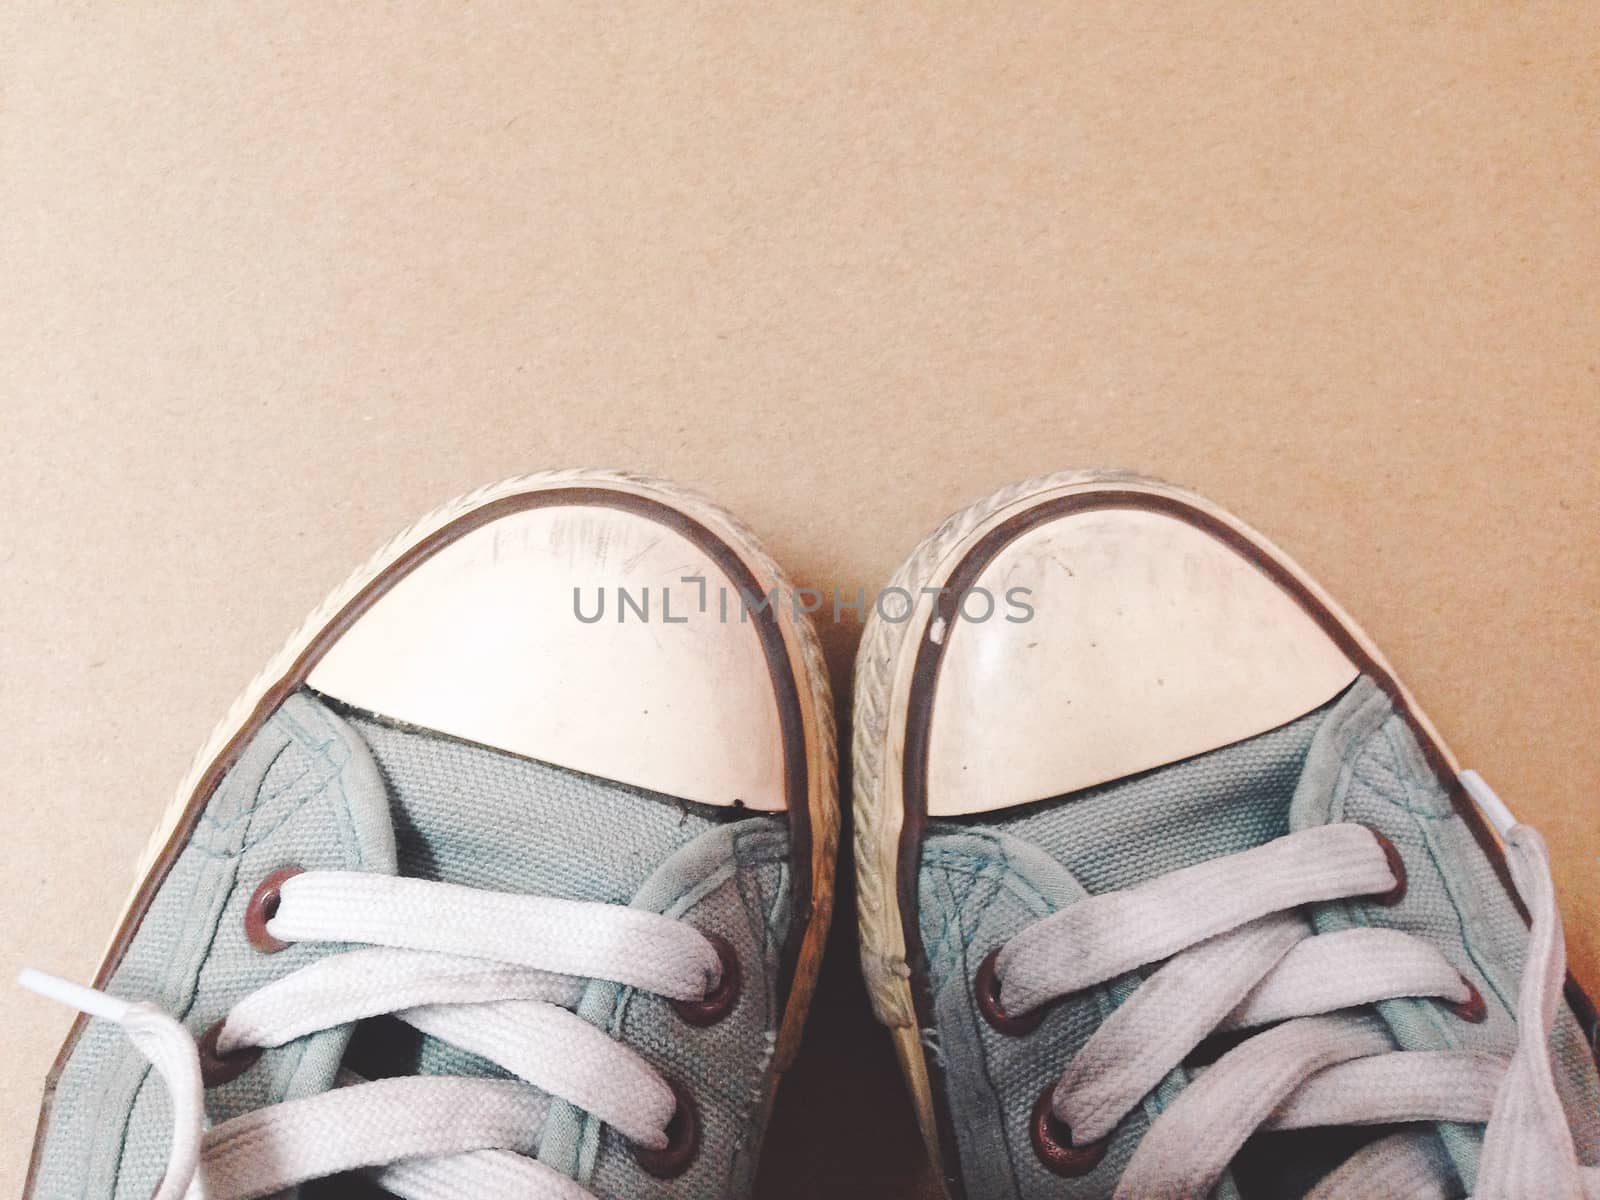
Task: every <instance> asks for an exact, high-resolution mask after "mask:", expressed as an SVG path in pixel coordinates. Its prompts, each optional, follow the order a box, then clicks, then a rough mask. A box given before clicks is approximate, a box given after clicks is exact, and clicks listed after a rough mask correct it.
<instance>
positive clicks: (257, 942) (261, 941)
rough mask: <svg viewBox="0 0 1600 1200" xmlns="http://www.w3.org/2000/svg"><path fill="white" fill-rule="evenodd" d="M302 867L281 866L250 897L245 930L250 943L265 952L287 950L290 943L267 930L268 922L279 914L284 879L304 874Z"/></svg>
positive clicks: (246, 908) (245, 911)
mask: <svg viewBox="0 0 1600 1200" xmlns="http://www.w3.org/2000/svg"><path fill="white" fill-rule="evenodd" d="M304 874H305V871H304V870H303V869H302V868H300V867H279V868H278V869H277V870H276V871H274V872H273V873H272V874H270V875H268V876H267V877H266V878H265V879H263V880H262V881H261V883H260V884H259V885H258V886H257V888H256V890H255V894H254V895H252V896H251V897H250V903H249V904H248V905H246V906H245V910H244V932H245V936H246V937H248V938H249V939H250V944H251V945H252V946H254V947H255V948H256V949H257V950H259V951H261V953H263V954H276V953H277V952H278V951H279V950H287V949H288V948H289V943H288V942H284V941H279V940H278V939H277V938H275V937H273V936H272V935H271V934H270V933H268V932H267V922H268V921H270V920H272V918H273V917H275V916H277V915H278V904H279V903H280V902H281V901H282V899H283V894H282V892H281V890H280V889H281V888H282V887H283V883H284V880H286V879H293V878H294V877H295V876H296V875H304Z"/></svg>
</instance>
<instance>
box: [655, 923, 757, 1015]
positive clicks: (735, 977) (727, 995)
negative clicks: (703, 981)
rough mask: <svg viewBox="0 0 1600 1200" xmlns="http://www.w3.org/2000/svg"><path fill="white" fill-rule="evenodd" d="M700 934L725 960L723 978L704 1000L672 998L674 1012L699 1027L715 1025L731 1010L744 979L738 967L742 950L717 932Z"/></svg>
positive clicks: (736, 1003) (737, 998)
mask: <svg viewBox="0 0 1600 1200" xmlns="http://www.w3.org/2000/svg"><path fill="white" fill-rule="evenodd" d="M701 936H702V937H704V938H705V939H706V941H708V942H710V943H711V945H712V947H713V948H714V949H715V950H716V952H717V958H718V960H719V961H720V962H721V963H722V978H721V980H719V981H718V983H717V986H716V988H715V989H713V990H712V992H711V993H710V995H708V996H706V998H705V999H703V1000H673V1001H671V1004H672V1011H673V1012H675V1013H677V1014H678V1016H679V1017H681V1018H682V1019H683V1021H684V1023H685V1024H687V1025H693V1026H695V1027H696V1028H704V1027H705V1026H707V1025H715V1024H716V1023H717V1022H718V1021H720V1020H722V1018H723V1017H725V1016H727V1015H728V1014H729V1013H731V1012H732V1011H733V1010H734V1008H735V1006H737V1005H738V1003H739V992H740V990H741V988H742V987H743V982H744V979H743V973H742V971H741V970H740V967H739V952H738V951H737V950H735V949H734V948H733V943H732V942H730V941H728V939H727V938H725V937H722V936H721V935H719V934H715V933H703V934H701Z"/></svg>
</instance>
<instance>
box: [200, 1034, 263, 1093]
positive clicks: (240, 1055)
mask: <svg viewBox="0 0 1600 1200" xmlns="http://www.w3.org/2000/svg"><path fill="white" fill-rule="evenodd" d="M227 1020H228V1019H227V1018H226V1017H223V1018H222V1019H220V1020H218V1021H216V1022H214V1023H213V1024H212V1026H211V1028H209V1029H207V1030H206V1031H205V1033H203V1034H201V1035H200V1041H199V1042H198V1043H197V1044H196V1047H195V1048H196V1049H197V1050H198V1051H199V1052H200V1082H201V1083H203V1084H204V1085H205V1086H206V1087H208V1088H214V1087H219V1086H221V1085H222V1084H224V1083H227V1082H228V1081H230V1080H233V1079H237V1078H239V1076H241V1075H243V1074H244V1073H245V1072H246V1071H248V1070H249V1069H250V1068H251V1067H252V1066H254V1065H255V1061H256V1059H258V1058H260V1057H261V1047H260V1046H241V1047H239V1049H237V1050H231V1051H229V1052H228V1053H227V1054H223V1053H221V1052H219V1051H218V1050H217V1041H218V1039H220V1038H221V1037H222V1027H223V1025H224V1024H226V1023H227Z"/></svg>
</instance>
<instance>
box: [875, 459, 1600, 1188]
mask: <svg viewBox="0 0 1600 1200" xmlns="http://www.w3.org/2000/svg"><path fill="white" fill-rule="evenodd" d="M886 595H887V596H890V597H891V598H892V599H893V603H892V604H891V603H885V604H883V605H880V606H879V608H878V610H877V611H876V612H875V613H874V614H873V616H872V618H871V620H870V622H869V626H868V629H867V631H866V634H865V638H864V641H863V644H862V647H861V651H860V655H859V658H858V660H857V669H856V697H855V714H856V716H855V819H856V839H857V846H856V860H857V881H858V890H859V904H860V921H861V938H862V961H863V967H864V970H865V973H866V978H867V983H868V987H869V989H870V992H871V995H872V999H873V1002H874V1005H875V1007H876V1010H877V1014H878V1017H879V1018H880V1020H882V1021H883V1022H884V1023H885V1024H886V1025H888V1026H889V1027H890V1029H891V1030H892V1032H893V1035H894V1041H895V1045H896V1047H897V1049H898V1052H899V1057H900V1061H901V1064H902V1066H903V1068H904V1073H905V1075H906V1078H907V1080H908V1082H909V1084H910V1090H911V1094H912V1097H913V1100H914V1102H915V1105H916V1108H917V1112H918V1115H919V1117H920V1119H921V1123H922V1127H923V1132H924V1135H925V1138H926V1140H927V1142H928V1145H929V1147H930V1148H931V1150H932V1151H933V1154H934V1157H935V1161H936V1162H937V1164H938V1165H939V1167H940V1168H941V1170H942V1173H943V1176H944V1179H945V1181H946V1184H947V1187H948V1190H949V1192H950V1194H951V1196H952V1197H956V1198H961V1197H965V1198H966V1200H1001V1198H1005V1200H1013V1198H1022V1197H1026V1198H1028V1200H1034V1198H1039V1200H1043V1198H1046V1197H1049V1198H1051V1200H1061V1198H1064V1197H1075V1198H1079V1200H1091V1198H1093V1200H1101V1198H1105V1197H1117V1198H1118V1200H1165V1198H1177V1197H1207V1196H1214V1197H1223V1198H1227V1200H1234V1198H1243V1200H1260V1198H1265V1197H1274V1198H1276V1197H1314V1198H1316V1200H1337V1198H1349V1197H1362V1198H1377V1197H1429V1198H1440V1200H1442V1198H1446V1197H1463V1196H1468V1195H1471V1196H1474V1197H1477V1198H1478V1200H1552V1198H1555V1197H1561V1198H1563V1200H1579V1198H1582V1197H1590V1198H1592V1197H1596V1196H1600V1170H1597V1168H1596V1164H1600V1084H1597V1080H1596V1070H1595V1061H1594V1044H1593V1022H1592V1010H1591V1009H1590V1008H1589V1005H1588V1004H1587V1002H1586V1001H1585V1000H1584V998H1583V997H1582V995H1581V994H1580V993H1579V992H1578V991H1577V989H1576V988H1574V987H1572V986H1571V985H1570V984H1569V982H1568V980H1567V977H1566V970H1565V961H1564V950H1563V944H1562V935H1561V919H1560V914H1559V913H1558V911H1557V909H1556V905H1555V897H1554V891H1553V888H1552V884H1551V880H1550V871H1549V863H1548V859H1547V856H1546V852H1545V847H1544V843H1543V842H1542V841H1541V839H1540V837H1539V835H1538V834H1537V833H1536V832H1534V831H1533V830H1532V829H1530V828H1528V827H1527V826H1524V825H1520V824H1518V823H1517V822H1516V821H1515V820H1514V819H1513V818H1512V817H1511V815H1510V813H1509V812H1507V811H1506V808H1505V806H1504V805H1503V804H1501V803H1500V802H1499V801H1498V800H1497V799H1496V798H1495V796H1494V794H1493V793H1492V792H1491V791H1490V790H1489V789H1488V787H1487V786H1486V785H1485V784H1484V783H1483V781H1482V780H1481V779H1479V778H1478V777H1477V776H1476V775H1474V774H1473V773H1471V772H1464V771H1461V770H1460V769H1459V768H1458V766H1457V764H1456V762H1455V760H1454V759H1453V758H1452V756H1451V754H1450V751H1449V750H1448V748H1446V746H1445V745H1444V743H1443V742H1442V741H1441V739H1440V738H1439V736H1438V734H1437V733H1436V732H1435V730H1434V729H1433V727H1432V726H1431V725H1430V724H1429V722H1428V719H1427V717H1426V716H1424V715H1423V713H1422V711H1421V710H1420V709H1419V708H1418V707H1417V704H1416V702H1415V701H1414V700H1413V699H1412V698H1411V696H1410V694H1409V693H1408V692H1407V691H1406V689H1405V687H1404V686H1403V685H1402V684H1401V683H1400V682H1399V680H1398V679H1397V678H1396V677H1395V674H1394V671H1393V670H1392V669H1391V668H1390V667H1389V665H1388V664H1387V663H1386V662H1385V661H1384V659H1383V657H1382V655H1381V654H1380V653H1379V652H1378V650H1377V649H1376V648H1375V647H1374V646H1373V645H1372V643H1371V642H1370V641H1369V639H1368V638H1367V637H1366V636H1365V635H1364V634H1363V633H1362V632H1361V630H1360V629H1358V628H1357V627H1356V626H1355V624H1354V623H1353V622H1352V621H1351V620H1350V619H1349V618H1348V617H1347V616H1345V615H1344V614H1343V613H1342V612H1341V611H1340V610H1339V608H1338V607H1337V605H1336V604H1335V603H1334V602H1333V601H1332V600H1331V599H1330V598H1329V597H1328V596H1327V595H1326V594H1325V593H1324V592H1323V591H1322V589H1321V588H1319V587H1318V586H1317V584H1316V583H1314V582H1313V581H1312V580H1311V579H1310V578H1309V577H1308V576H1307V575H1306V574H1305V573H1304V572H1303V571H1302V570H1300V569H1299V568H1298V567H1296V566H1295V564H1294V563H1292V562H1291V561H1289V559H1288V558H1287V557H1285V556H1284V555H1283V554H1282V553H1281V552H1280V551H1279V550H1277V549H1276V548H1275V547H1274V546H1272V545H1271V544H1270V543H1269V542H1267V541H1266V540H1265V539H1264V538H1262V537H1261V535H1259V534H1258V533H1256V532H1254V531H1253V530H1251V529H1249V528H1248V527H1246V526H1245V525H1244V524H1242V523H1241V522H1239V521H1238V520H1236V519H1235V518H1233V517H1232V516H1230V515H1228V514H1227V513H1225V512H1222V511H1221V510H1219V509H1218V508H1216V507H1215V506H1213V505H1211V504H1208V503H1207V502H1205V501H1204V500H1201V499H1200V498H1198V497H1195V496H1193V495H1189V494H1187V493H1184V492H1181V491H1178V490H1176V489H1174V488H1171V487H1167V486H1164V485H1162V484H1159V483H1156V482H1153V481H1149V480H1144V479H1138V478H1134V477H1131V476H1119V475H1106V474H1071V475H1062V476H1057V477H1052V478H1047V479H1043V480H1036V481H1033V482H1031V483H1026V484H1020V485H1017V486H1015V487H1011V488H1008V489H1006V490H1005V491H1002V492H1000V493H999V494H997V495H995V496H993V497H991V498H989V499H988V500H985V501H983V502H982V503H980V504H978V505H976V506H975V507H973V508H970V509H968V510H967V511H965V512H962V513H959V514H957V515H956V516H954V517H952V518H951V519H950V520H949V521H947V522H946V523H945V524H944V525H943V526H941V527H940V528H939V529H938V530H937V531H936V532H935V533H934V534H933V535H932V536H931V537H930V538H929V539H928V540H927V541H926V542H924V543H923V544H922V546H921V547H919V548H918V549H917V551H916V552H915V553H914V554H913V555H912V557H911V559H910V560H909V561H908V562H907V563H906V564H905V566H904V567H903V568H902V569H901V571H900V573H899V575H898V576H897V577H896V579H895V580H894V581H893V584H892V585H891V587H890V589H888V591H887V592H886Z"/></svg>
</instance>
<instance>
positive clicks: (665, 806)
mask: <svg viewBox="0 0 1600 1200" xmlns="http://www.w3.org/2000/svg"><path fill="white" fill-rule="evenodd" d="M341 713H342V716H343V718H344V721H345V723H346V725H347V726H348V727H349V728H350V729H351V730H352V731H353V732H354V733H355V734H356V735H357V736H359V738H360V739H361V741H362V742H363V743H364V745H365V746H366V748H367V749H368V751H369V752H370V754H371V756H372V760H373V761H374V762H375V763H376V766H377V771H378V775H379V777H380V778H381V781H382V784H383V787H384V789H385V792H386V795H387V801H386V803H387V804H388V806H389V811H390V813H391V814H392V825H393V828H394V832H395V852H396V857H397V862H398V870H399V874H401V875H404V876H411V877H415V878H419V879H432V880H439V881H442V882H446V883H454V884H461V885H464V886H467V887H473V888H482V889H485V890H489V891H498V892H514V893H519V894H525V895H540V896H555V897H560V898H563V899H569V900H589V901H600V902H605V903H613V904H626V903H628V902H630V901H631V900H632V899H633V898H634V896H635V895H636V894H637V893H638V891H639V889H640V887H641V886H642V885H643V884H644V883H645V881H646V880H647V879H648V878H649V877H650V875H652V874H653V873H654V872H655V870H656V869H657V868H658V867H659V866H660V864H661V863H662V862H664V861H665V860H666V859H667V858H669V857H670V856H671V855H672V854H673V852H674V851H676V850H678V849H679V848H681V847H682V846H684V845H687V844H688V843H689V842H691V841H693V840H694V839H695V838H696V837H697V836H699V835H700V834H702V833H704V832H705V831H706V830H708V829H710V828H712V827H713V826H715V825H717V824H719V823H720V820H719V819H718V818H719V815H720V810H715V809H710V808H707V807H704V806H700V805H691V804H687V803H684V802H682V801H679V800H675V799H673V798H671V797H668V796H663V795H659V794H657V793H653V792H647V791H644V790H643V789H640V788H635V787H630V786H627V785H624V784H619V783H613V782H611V781H609V780H604V779H599V778H596V777H593V776H588V775H583V774H579V773H577V772H574V771H567V770H564V769H562V768H560V767H554V766H550V765H548V764H546V763H541V762H535V761H533V760H531V759H525V758H519V757H517V756H516V755H512V754H507V753H505V752H503V751H499V750H493V749H490V748H488V747H484V746H480V745H477V744H475V743H471V742H465V741H461V740H458V739H455V738H451V737H446V736H444V735H442V734H438V733H434V732H432V731H429V730H423V729H417V728H415V727H412V726H405V725H400V724H397V723H395V722H392V721H389V720H386V719H385V718H383V717H381V716H376V715H374V714H370V713H362V712H357V711H353V710H341ZM348 1059H349V1065H350V1066H351V1069H353V1070H355V1071H357V1072H358V1073H360V1074H362V1075H367V1076H377V1075H405V1074H450V1075H479V1076H500V1075H503V1072H501V1071H500V1070H499V1069H498V1068H496V1067H495V1066H494V1065H493V1064H491V1063H488V1062H486V1061H485V1060H483V1059H481V1058H478V1057H477V1056H474V1055H470V1054H467V1053H465V1052H463V1051H460V1050H457V1049H455V1048H454V1047H452V1046H449V1045H448V1044H446V1043H443V1042H440V1041H438V1040H437V1039H433V1038H424V1037H422V1036H421V1035H420V1034H418V1033H416V1032H415V1031H414V1030H412V1029H411V1028H410V1027H409V1026H406V1025H404V1024H403V1023H401V1022H399V1021H398V1020H394V1019H378V1020H373V1021H366V1022H363V1023H362V1026H361V1028H360V1030H359V1031H358V1033H357V1036H356V1039H355V1042H354V1044H353V1045H352V1047H351V1050H350V1054H349V1056H348Z"/></svg>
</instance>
